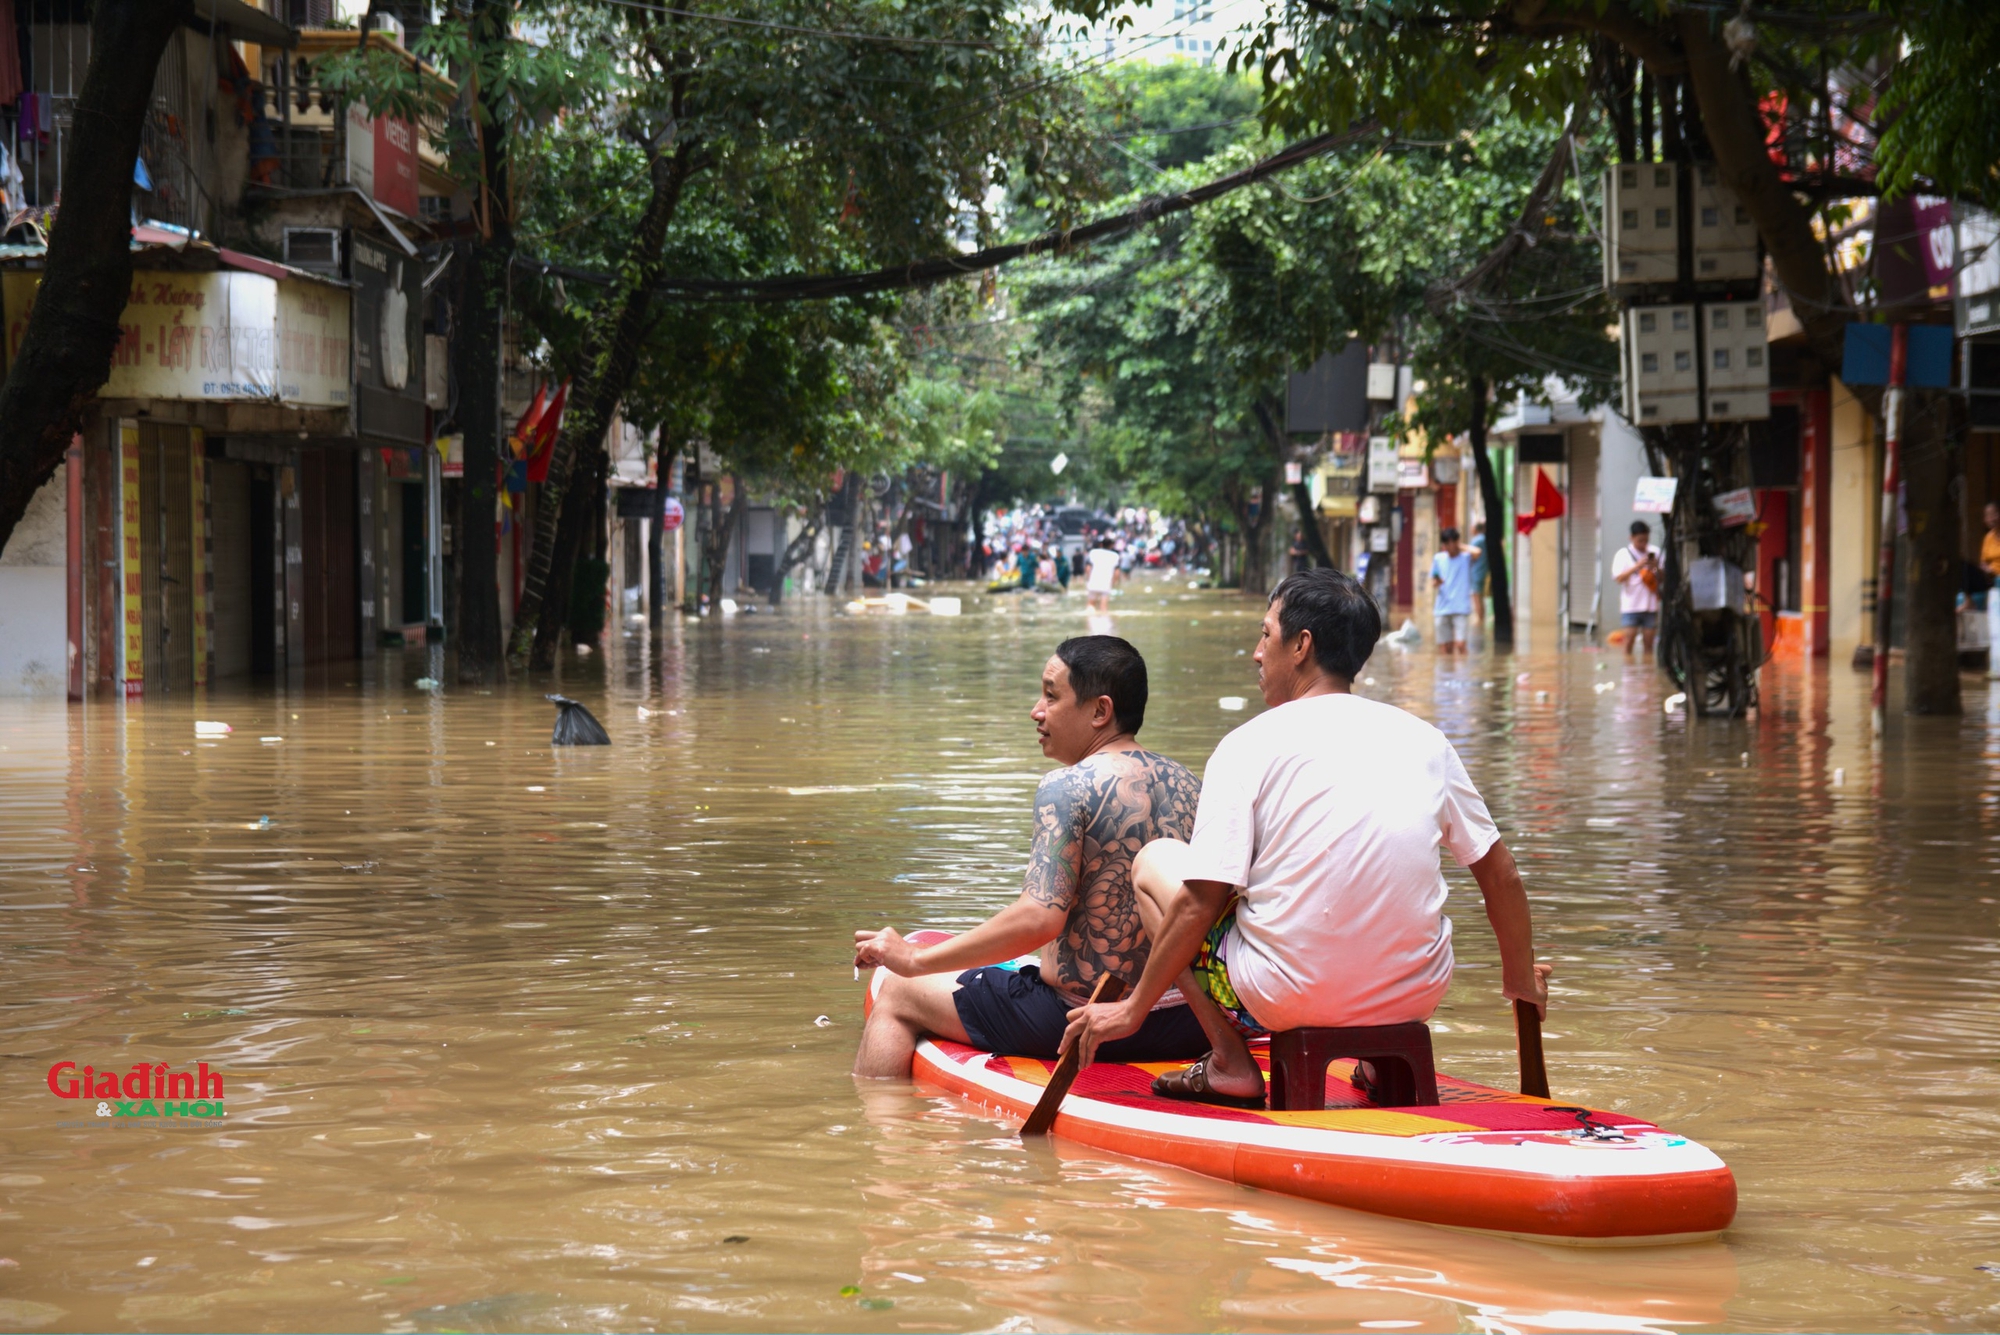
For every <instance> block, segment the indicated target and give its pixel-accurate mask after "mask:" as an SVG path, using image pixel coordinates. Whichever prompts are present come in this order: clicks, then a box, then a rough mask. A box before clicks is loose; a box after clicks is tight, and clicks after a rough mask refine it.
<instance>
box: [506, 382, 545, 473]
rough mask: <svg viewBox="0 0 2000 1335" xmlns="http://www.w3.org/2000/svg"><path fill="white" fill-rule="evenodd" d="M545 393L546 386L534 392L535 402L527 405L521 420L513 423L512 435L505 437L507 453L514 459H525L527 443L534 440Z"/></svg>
mask: <svg viewBox="0 0 2000 1335" xmlns="http://www.w3.org/2000/svg"><path fill="white" fill-rule="evenodd" d="M547 393H548V386H546V385H543V386H541V387H540V388H538V389H537V390H536V391H535V401H534V402H533V403H531V404H529V405H528V411H526V412H524V413H522V414H521V420H520V421H518V422H516V423H514V434H513V435H511V436H509V437H507V449H508V453H509V454H511V455H512V456H513V457H514V458H516V459H524V458H526V457H527V454H528V442H529V441H531V440H533V439H534V438H535V432H536V429H537V428H538V427H539V426H540V425H541V421H542V413H543V412H544V411H545V408H546V405H545V403H544V401H543V395H545V394H547Z"/></svg>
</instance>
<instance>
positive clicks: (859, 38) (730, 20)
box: [603, 0, 1003, 51]
mask: <svg viewBox="0 0 2000 1335" xmlns="http://www.w3.org/2000/svg"><path fill="white" fill-rule="evenodd" d="M603 3H605V4H607V5H616V6H618V7H619V8H621V9H638V10H643V11H645V12H646V13H648V14H668V15H671V16H672V17H674V18H680V19H694V20H697V21H698V22H701V23H722V24H727V25H729V26H731V27H738V28H768V29H771V30H773V31H776V32H792V33H799V34H800V35H802V36H806V37H838V38H841V39H842V40H845V41H854V42H884V43H887V44H889V45H893V46H957V47H976V48H978V49H980V50H984V51H993V50H1000V49H1002V47H1003V44H1002V43H1000V42H976V41H972V40H969V39H966V38H959V37H897V36H894V35H892V34H889V33H880V32H856V31H854V30H852V29H846V28H807V27H801V26H800V25H798V24H795V23H773V22H771V21H770V20H768V19H744V18H737V17H735V16H733V15H728V14H702V13H698V12H697V11H695V10H692V9H675V8H673V7H672V6H670V5H652V4H647V3H645V0H603Z"/></svg>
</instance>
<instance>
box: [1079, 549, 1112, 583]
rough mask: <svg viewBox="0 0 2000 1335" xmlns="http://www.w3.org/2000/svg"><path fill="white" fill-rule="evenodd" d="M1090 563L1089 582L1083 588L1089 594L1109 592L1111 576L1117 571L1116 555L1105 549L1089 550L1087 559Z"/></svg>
mask: <svg viewBox="0 0 2000 1335" xmlns="http://www.w3.org/2000/svg"><path fill="white" fill-rule="evenodd" d="M1087 559H1088V560H1089V562H1090V582H1089V583H1087V584H1086V585H1085V586H1084V588H1085V590H1086V591H1087V592H1090V593H1109V592H1111V576H1112V573H1113V572H1114V571H1116V570H1117V569H1118V553H1116V552H1114V551H1112V550H1110V549H1109V548H1106V547H1097V548H1093V549H1092V550H1091V553H1090V556H1089V557H1088V558H1087Z"/></svg>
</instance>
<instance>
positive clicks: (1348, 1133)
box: [869, 931, 1736, 1246]
mask: <svg viewBox="0 0 2000 1335" xmlns="http://www.w3.org/2000/svg"><path fill="white" fill-rule="evenodd" d="M949 935H950V934H949V933H946V932H933V931H925V932H917V933H912V934H911V937H910V939H911V940H912V941H914V942H917V943H918V944H926V945H927V944H930V943H932V942H935V941H940V940H944V939H947V938H948V937H949ZM876 973H877V977H876V978H875V980H874V982H873V983H872V984H871V986H870V988H869V995H870V997H871V998H872V997H873V995H874V989H875V988H876V987H879V986H880V985H881V978H880V974H881V971H880V970H877V971H876ZM1264 1047H1265V1045H1264V1044H1262V1043H1257V1044H1253V1045H1252V1048H1251V1050H1252V1052H1253V1053H1254V1054H1255V1055H1256V1056H1257V1060H1258V1063H1259V1064H1260V1065H1262V1066H1264V1067H1265V1068H1266V1070H1267V1071H1268V1070H1269V1060H1268V1054H1267V1053H1266V1052H1265V1050H1264ZM1185 1064H1186V1063H1184V1062H1138V1063H1120V1062H1099V1063H1097V1064H1096V1065H1094V1066H1092V1067H1090V1068H1089V1069H1088V1070H1086V1071H1084V1072H1083V1073H1082V1074H1081V1075H1079V1076H1078V1077H1077V1081H1076V1084H1075V1086H1074V1087H1073V1088H1072V1089H1071V1090H1070V1094H1069V1097H1068V1099H1067V1100H1065V1101H1064V1104H1063V1110H1062V1113H1061V1115H1060V1116H1058V1117H1057V1118H1056V1124H1055V1134H1056V1135H1058V1136H1062V1137H1065V1138H1066V1139H1069V1140H1074V1141H1077V1142H1079V1143H1081V1144H1085V1145H1091V1146H1094V1147H1096V1148H1098V1149H1102V1150H1111V1151H1114V1152H1116V1153H1119V1154H1129V1155H1131V1156H1132V1157H1134V1158H1137V1159H1147V1160H1151V1161H1153V1162H1155V1163H1164V1164H1172V1165H1174V1166H1176V1167H1179V1168H1185V1169H1188V1170H1190V1171H1192V1172H1196V1173H1203V1174H1206V1175H1207V1176H1209V1177H1216V1178H1221V1179H1223V1180H1224V1181H1228V1182H1240V1183H1242V1184H1243V1185H1245V1186H1252V1187H1262V1188H1263V1189H1265V1190H1266V1191H1276V1192H1282V1193H1284V1194H1286V1195H1289V1196H1299V1197H1303V1198H1305V1199H1308V1200H1316V1201H1323V1202H1325V1203H1327V1204H1329V1205H1342V1206H1346V1207H1348V1208H1350V1209H1356V1210H1366V1211H1369V1212H1371V1213H1374V1214H1381V1215H1391V1216H1394V1217H1396V1218H1399V1219H1413V1220H1419V1221H1421V1222H1424V1223H1431V1224H1444V1225H1448V1226H1451V1227H1454V1228H1471V1229H1479V1230H1482V1231H1485V1232H1492V1233H1504V1234H1509V1235H1513V1236H1518V1237H1525V1238H1532V1239H1534V1240H1536V1241H1541V1242H1559V1243H1571V1244H1580V1245H1597V1246H1641V1245H1650V1244H1659V1243H1673V1242H1694V1241H1700V1240H1704V1239H1708V1238H1713V1237H1714V1236H1716V1235H1717V1234H1718V1233H1720V1232H1722V1230H1723V1229H1725V1228H1727V1227H1728V1226H1729V1223H1730V1221H1731V1220H1732V1219H1734V1218H1735V1216H1736V1179H1735V1177H1734V1176H1733V1175H1732V1174H1731V1173H1730V1171H1729V1167H1728V1165H1727V1164H1725V1163H1723V1162H1722V1160H1721V1159H1719V1158H1717V1157H1716V1156H1715V1154H1714V1153H1713V1152H1712V1151H1710V1150H1708V1149H1707V1148H1705V1147H1703V1146H1701V1145H1699V1144H1696V1143H1695V1142H1694V1141H1692V1140H1689V1139H1688V1138H1687V1137H1685V1136H1678V1135H1675V1134H1673V1133H1672V1132H1670V1131H1666V1130H1663V1129H1662V1128H1660V1127H1658V1126H1655V1125H1654V1124H1653V1123H1651V1122H1648V1121H1646V1120H1645V1119H1643V1118H1639V1117H1633V1116H1630V1115H1628V1114H1625V1113H1615V1112H1605V1111H1601V1110H1597V1109H1586V1108H1580V1107H1577V1106H1575V1105H1572V1104H1564V1103H1561V1102H1559V1101H1557V1100H1553V1099H1539V1098H1533V1097H1531V1096H1529V1095H1526V1094H1515V1093H1510V1092H1508V1091H1506V1090H1500V1089H1493V1088H1491V1087H1489V1086H1486V1085H1480V1084H1474V1083H1473V1082H1471V1081H1468V1080H1458V1079H1455V1078H1453V1077H1451V1076H1448V1075H1445V1074H1444V1073H1443V1072H1439V1073H1438V1077H1437V1083H1438V1098H1439V1102H1438V1104H1437V1106H1435V1107H1432V1106H1424V1107H1415V1108H1384V1107H1378V1106H1376V1105H1375V1104H1373V1103H1370V1102H1369V1101H1368V1099H1367V1097H1366V1096H1365V1095H1363V1094H1362V1093H1361V1091H1360V1090H1359V1089H1357V1088H1356V1087H1355V1086H1354V1084H1353V1083H1352V1081H1351V1079H1350V1077H1351V1075H1352V1073H1353V1065H1354V1064H1353V1063H1352V1062H1345V1061H1342V1062H1335V1063H1334V1064H1333V1067H1332V1069H1330V1070H1329V1071H1328V1072H1327V1082H1326V1083H1327V1092H1326V1107H1325V1109H1324V1110H1322V1111H1316V1112H1289V1111H1286V1112H1280V1111H1271V1110H1268V1109H1267V1110H1256V1109H1244V1108H1225V1107H1221V1106H1218V1105H1214V1104H1201V1103H1187V1102H1182V1101H1180V1100H1175V1099H1162V1098H1157V1097H1155V1096H1154V1095H1153V1093H1152V1083H1153V1077H1154V1076H1155V1075H1157V1074H1159V1073H1160V1072H1162V1071H1170V1070H1176V1069H1178V1068H1179V1067H1181V1066H1184V1065H1185ZM1054 1066H1055V1063H1054V1062H1053V1061H1043V1060H1041V1059H1040V1058H1035V1057H1008V1056H1000V1055H995V1054H993V1053H989V1052H981V1051H979V1050H978V1049H976V1048H970V1047H967V1046H966V1045H965V1044H963V1043H954V1042H951V1041H950V1040H948V1039H936V1038H931V1039H925V1040H924V1041H923V1042H921V1043H919V1044H918V1045H917V1052H916V1062H915V1068H914V1071H913V1074H914V1076H915V1078H916V1079H917V1080H918V1081H919V1082H920V1083H923V1084H927V1085H932V1086H935V1087H938V1088H941V1089H944V1090H947V1091H949V1092H951V1093H953V1094H956V1095H959V1096H961V1097H964V1098H967V1099H970V1100H972V1101H973V1102H975V1103H978V1104H980V1105H982V1106H984V1107H987V1108H990V1109H992V1110H993V1111H995V1112H998V1113H1000V1114H1002V1115H1004V1116H1007V1117H1011V1118H1014V1119H1016V1120H1020V1121H1025V1120H1026V1119H1027V1116H1028V1114H1029V1113H1030V1112H1032V1111H1033V1110H1034V1107H1035V1104H1036V1102H1037V1101H1038V1100H1039V1099H1040V1098H1041V1093H1042V1089H1043V1087H1044V1086H1046V1085H1047V1084H1048V1082H1049V1073H1050V1071H1051V1070H1052V1069H1053V1068H1054Z"/></svg>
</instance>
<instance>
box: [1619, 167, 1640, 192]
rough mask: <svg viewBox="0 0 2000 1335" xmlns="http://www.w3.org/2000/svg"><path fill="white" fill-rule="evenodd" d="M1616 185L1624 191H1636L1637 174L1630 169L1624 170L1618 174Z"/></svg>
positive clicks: (1637, 186)
mask: <svg viewBox="0 0 2000 1335" xmlns="http://www.w3.org/2000/svg"><path fill="white" fill-rule="evenodd" d="M1618 185H1619V187H1620V188H1621V189H1624V190H1637V189H1638V188H1639V173H1638V172H1636V171H1634V170H1633V169H1632V168H1630V167H1627V168H1625V170H1623V171H1621V172H1619V173H1618Z"/></svg>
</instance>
